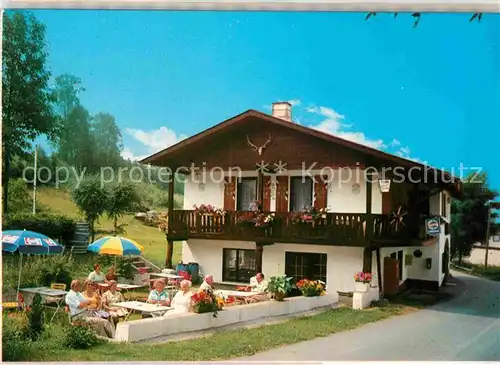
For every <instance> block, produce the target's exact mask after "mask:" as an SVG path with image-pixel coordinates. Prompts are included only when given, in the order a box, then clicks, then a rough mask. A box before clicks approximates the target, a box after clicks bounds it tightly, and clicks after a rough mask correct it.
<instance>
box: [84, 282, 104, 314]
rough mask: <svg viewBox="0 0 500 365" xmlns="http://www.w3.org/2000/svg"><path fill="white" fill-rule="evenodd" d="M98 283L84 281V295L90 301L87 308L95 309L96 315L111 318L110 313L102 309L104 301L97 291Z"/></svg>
mask: <svg viewBox="0 0 500 365" xmlns="http://www.w3.org/2000/svg"><path fill="white" fill-rule="evenodd" d="M96 286H97V285H96V284H95V283H94V282H92V281H90V280H88V279H87V280H85V283H83V291H82V295H83V297H84V298H85V299H86V300H88V301H89V302H90V304H89V305H87V309H90V310H93V311H95V312H94V314H95V316H96V317H101V318H109V313H107V312H105V311H103V310H102V302H101V297H100V295H99V294H98V293H97V292H96V290H95V289H96Z"/></svg>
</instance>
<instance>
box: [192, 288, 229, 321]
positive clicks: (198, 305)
mask: <svg viewBox="0 0 500 365" xmlns="http://www.w3.org/2000/svg"><path fill="white" fill-rule="evenodd" d="M191 303H192V306H193V312H194V313H210V312H213V316H214V317H215V318H217V312H218V311H220V310H221V309H222V307H223V306H224V298H222V297H220V296H217V295H215V294H214V293H213V292H212V291H209V290H200V291H198V292H196V293H194V294H193V295H192V296H191Z"/></svg>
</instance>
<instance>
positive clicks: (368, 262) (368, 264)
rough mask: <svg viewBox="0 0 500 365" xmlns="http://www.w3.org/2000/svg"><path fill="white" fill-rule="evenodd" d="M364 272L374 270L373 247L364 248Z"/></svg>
mask: <svg viewBox="0 0 500 365" xmlns="http://www.w3.org/2000/svg"><path fill="white" fill-rule="evenodd" d="M363 272H370V273H371V272H372V249H371V247H365V248H364V249H363Z"/></svg>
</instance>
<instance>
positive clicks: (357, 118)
mask: <svg viewBox="0 0 500 365" xmlns="http://www.w3.org/2000/svg"><path fill="white" fill-rule="evenodd" d="M34 14H35V15H36V16H37V17H38V18H39V19H40V20H41V21H43V22H44V23H45V24H46V26H47V40H48V42H49V53H50V57H49V64H50V68H51V70H52V72H53V74H54V75H59V74H62V73H71V74H74V75H76V76H79V77H80V78H82V79H83V82H84V86H85V88H86V91H85V93H84V94H83V95H82V97H81V99H82V103H83V105H84V106H85V107H86V108H87V109H89V110H90V111H91V112H92V113H96V112H99V111H106V112H109V113H111V114H113V115H114V116H115V117H116V118H117V122H118V124H119V126H120V127H121V129H122V131H123V136H124V146H125V150H124V156H127V157H131V156H135V157H136V158H137V157H142V156H145V155H148V154H150V153H153V152H156V151H158V150H159V149H162V148H164V147H167V146H168V145H169V144H172V143H175V142H176V141H177V140H179V138H184V137H185V136H190V135H193V134H195V133H197V132H200V131H201V130H203V129H205V128H208V127H210V126H212V125H214V124H216V123H218V122H220V121H222V120H224V119H226V118H229V117H231V116H233V115H236V114H239V113H241V112H243V111H245V110H247V109H257V110H261V111H264V112H270V109H269V105H270V104H271V103H272V102H274V101H278V100H292V101H293V104H294V108H293V117H294V119H295V120H296V121H297V122H299V123H301V124H303V125H308V126H314V127H316V128H320V129H322V130H326V131H329V132H331V133H335V134H337V135H340V136H342V137H344V138H348V139H352V140H354V141H358V142H361V143H365V144H368V145H370V146H374V147H377V148H381V149H383V150H385V151H387V152H391V153H395V154H399V155H402V156H404V157H409V158H412V159H417V160H420V161H426V162H428V163H429V164H431V165H434V166H436V167H439V168H445V169H447V170H451V169H452V168H455V169H458V167H459V166H460V164H461V163H463V164H464V165H465V166H467V167H482V168H484V169H485V170H487V171H488V173H489V175H490V180H491V185H492V186H493V187H495V188H497V189H500V168H499V164H500V163H499V161H500V151H499V147H498V146H499V143H500V123H499V120H500V103H499V100H500V87H499V82H500V70H499V67H500V66H499V65H500V60H499V55H500V53H499V34H500V16H498V15H489V14H487V15H485V16H484V17H483V20H482V22H481V23H476V22H474V23H469V21H468V19H469V18H470V14H423V16H422V20H421V21H420V24H419V26H418V27H417V28H413V27H412V22H413V21H412V18H411V17H410V16H409V15H408V14H399V16H398V17H397V18H394V17H393V15H392V14H378V15H377V16H376V17H373V18H371V19H370V20H369V21H364V17H365V15H366V14H361V13H278V12H276V13H270V12H269V13H265V12H167V11H164V12H156V11H134V12H133V11H62V10H44V11H34ZM456 172H457V173H458V170H456Z"/></svg>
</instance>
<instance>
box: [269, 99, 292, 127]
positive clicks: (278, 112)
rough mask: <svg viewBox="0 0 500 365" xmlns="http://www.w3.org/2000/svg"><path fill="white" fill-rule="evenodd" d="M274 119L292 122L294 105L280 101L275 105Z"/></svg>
mask: <svg viewBox="0 0 500 365" xmlns="http://www.w3.org/2000/svg"><path fill="white" fill-rule="evenodd" d="M273 117H275V118H280V119H283V120H286V121H287V122H291V121H292V104H290V103H289V102H288V101H278V102H276V103H273Z"/></svg>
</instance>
